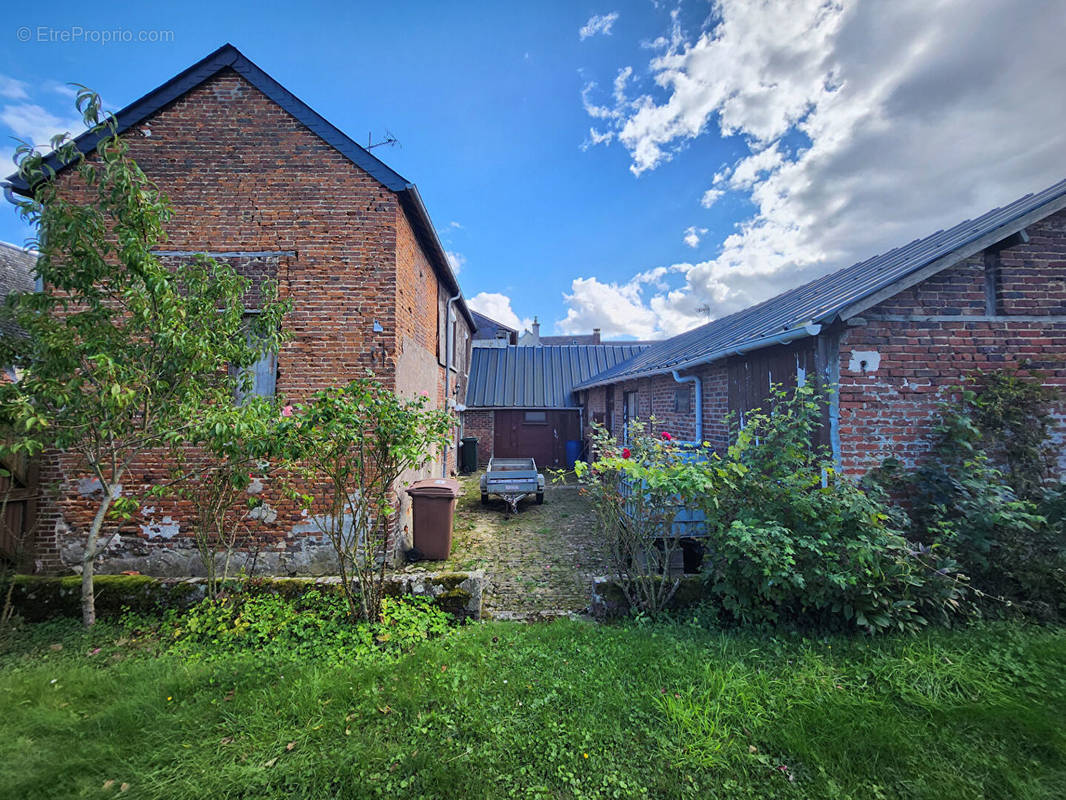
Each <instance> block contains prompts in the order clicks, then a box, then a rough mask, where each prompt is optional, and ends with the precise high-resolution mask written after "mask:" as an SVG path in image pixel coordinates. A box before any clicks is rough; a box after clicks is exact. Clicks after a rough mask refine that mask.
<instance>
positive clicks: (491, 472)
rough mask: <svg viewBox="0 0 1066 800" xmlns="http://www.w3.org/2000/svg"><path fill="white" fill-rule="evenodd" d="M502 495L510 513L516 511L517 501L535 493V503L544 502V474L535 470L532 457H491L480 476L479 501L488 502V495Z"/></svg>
mask: <svg viewBox="0 0 1066 800" xmlns="http://www.w3.org/2000/svg"><path fill="white" fill-rule="evenodd" d="M490 494H494V495H498V496H499V497H502V498H503V499H504V501H505V502H506V503H507V505H508V506H510V508H511V512H512V513H518V501H519V500H521V499H522V498H523V497H527V496H528V495H535V496H536V498H537V504H538V505H540V504H541V503H543V502H544V476H543V475H541V474H540V473H539V472H537V462H536V461H534V460H533V459H532V458H491V459H489V466H488V469H486V470H485V474H484V475H482V476H481V503H482V505H484V504H486V503H488V502H489V495H490Z"/></svg>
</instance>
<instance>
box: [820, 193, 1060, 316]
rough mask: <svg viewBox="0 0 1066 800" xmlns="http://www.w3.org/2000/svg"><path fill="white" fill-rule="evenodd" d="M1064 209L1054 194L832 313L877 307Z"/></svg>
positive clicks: (839, 314) (837, 313)
mask: <svg viewBox="0 0 1066 800" xmlns="http://www.w3.org/2000/svg"><path fill="white" fill-rule="evenodd" d="M1063 209H1066V193H1064V194H1060V195H1059V196H1057V197H1053V198H1052V199H1050V200H1048V201H1047V202H1046V203H1041V204H1040V205H1039V206H1037V207H1036V208H1033V209H1030V210H1029V211H1028V212H1026V213H1025V214H1022V215H1019V216H1017V217H1015V218H1013V219H1011V220H1009V221H1007V222H1005V223H1004V224H1002V225H998V226H996V227H995V228H993V229H992V230H991V231H988V232H986V233H983V234H981V233H975V234H974V236H973V237H972V238H971V239H969V240H968V241H966V242H963V243H962V244H961V245H960V246H959V247H957V248H955V249H954V250H952V251H951V252H949V253H946V254H945V255H943V256H941V257H940V258H938V259H935V260H934V261H930V262H929V263H927V264H925V265H924V266H922V267H920V268H918V269H916V270H914V271H913V272H911V273H909V274H907V275H905V276H903V277H902V278H899V279H897V280H894V281H890V282H887V283H884V284H882V285H880V286H875V287H871V289H870V291H869V292H868V293H867V294H866V295H865V296H863V297H860V298H858V299H857V300H856V301H855V302H852V303H850V304H848V305H842V306H840V307H838V308H837V309H835V310H834V311H833V312H832V313H833V315H834V316H839V317H840V319H842V320H847V319H850V318H851V317H854V316H856V315H858V314H861V313H862V312H863V311H866V310H867V309H869V308H872V307H873V306H876V305H877V304H878V303H881V302H883V301H885V300H887V299H888V298H890V297H894V296H895V295H897V294H899V293H900V292H902V291H906V290H907V289H909V288H910V287H912V286H914V285H916V284H919V283H921V282H922V281H924V280H926V279H927V278H929V277H931V276H933V275H935V274H936V273H938V272H942V271H943V270H945V269H947V268H948V267H951V266H954V265H955V264H958V263H959V262H960V261H963V260H965V259H967V258H969V257H970V256H973V255H976V254H977V253H980V252H981V251H982V250H986V249H987V248H989V247H992V246H993V245H995V244H998V243H999V242H1002V241H1003V240H1004V239H1006V238H1008V237H1010V236H1013V235H1014V234H1016V233H1018V231H1020V230H1022V229H1024V228H1026V227H1028V226H1029V225H1032V224H1033V223H1035V222H1038V221H1039V220H1041V219H1043V218H1044V217H1047V216H1049V215H1051V214H1054V213H1056V212H1057V211H1062V210H1063Z"/></svg>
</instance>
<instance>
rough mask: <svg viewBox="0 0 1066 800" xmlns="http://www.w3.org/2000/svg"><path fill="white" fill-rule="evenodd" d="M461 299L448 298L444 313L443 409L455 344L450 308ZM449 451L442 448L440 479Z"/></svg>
mask: <svg viewBox="0 0 1066 800" xmlns="http://www.w3.org/2000/svg"><path fill="white" fill-rule="evenodd" d="M460 297H462V294H461V293H456V294H455V296H454V297H450V298H448V306H447V308H446V310H445V312H444V408H445V410H448V409H449V403H451V402H452V351H453V350H454V349H455V343H454V342H453V341H452V338H453V337H454V335H455V334H454V333H453V332H452V327H453V326H452V307H453V306H454V305H455V304H456V303H457V302H459V298H460ZM450 449H451V447H449V446H448V445H445V446H444V463H443V464H442V465H441V468H440V476H441V477H442V478H447V477H448V451H449V450H450Z"/></svg>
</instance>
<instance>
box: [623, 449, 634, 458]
mask: <svg viewBox="0 0 1066 800" xmlns="http://www.w3.org/2000/svg"><path fill="white" fill-rule="evenodd" d="M631 455H633V454H632V453H630V452H629V448H628V447H623V448H622V458H629V457H630V456H631Z"/></svg>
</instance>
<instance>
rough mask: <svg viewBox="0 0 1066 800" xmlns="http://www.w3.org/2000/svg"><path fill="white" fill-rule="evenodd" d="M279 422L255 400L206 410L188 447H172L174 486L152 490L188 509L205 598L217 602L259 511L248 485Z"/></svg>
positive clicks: (271, 406) (268, 405)
mask: <svg viewBox="0 0 1066 800" xmlns="http://www.w3.org/2000/svg"><path fill="white" fill-rule="evenodd" d="M277 420H278V410H277V407H276V405H275V403H273V402H272V401H270V400H267V399H266V398H264V397H258V396H255V395H251V396H248V397H245V398H244V399H243V401H242V402H240V403H222V404H216V405H212V406H210V407H209V408H207V409H205V413H204V414H203V415H202V416H201V417H199V418H198V419H197V420H196V421H195V423H194V425H193V427H192V429H191V430H190V431H189V433H188V437H189V442H182V443H176V444H175V446H174V447H173V450H172V456H171V458H172V465H173V466H172V470H171V474H172V478H173V481H172V482H171V483H167V484H163V485H159V486H156V487H153V488H154V490H155V491H154V494H157V495H159V496H170V495H176V496H178V497H181V498H183V499H185V500H187V501H188V502H189V503H190V505H191V506H192V508H193V511H194V513H195V518H194V519H193V520H192V534H193V540H194V541H195V542H196V548H197V550H198V551H199V553H200V560H201V561H202V562H203V567H204V577H205V578H206V579H207V595H208V597H211V598H215V597H217V596H218V592H219V588H220V586H221V585H222V584H223V583H224V582H225V581H226V580H227V579H228V578H229V568H230V562H231V560H232V558H233V552H234V550H235V549H236V547H237V544H238V542H239V541H240V539H241V536H242V534H246V533H247V530H248V526H247V521H248V519H249V517H250V516H251V515H252V513H253V511H254V510H255V508H256V507H257V506H258V505H260V503H259V502H258V498H257V497H256V496H255V494H254V493H253V489H252V485H253V482H254V481H255V480H256V478H257V476H259V475H261V474H263V473H265V472H266V470H267V468H268V465H269V457H270V455H271V447H272V443H273V440H274V435H275V433H276V426H277ZM190 443H191V446H190Z"/></svg>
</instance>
